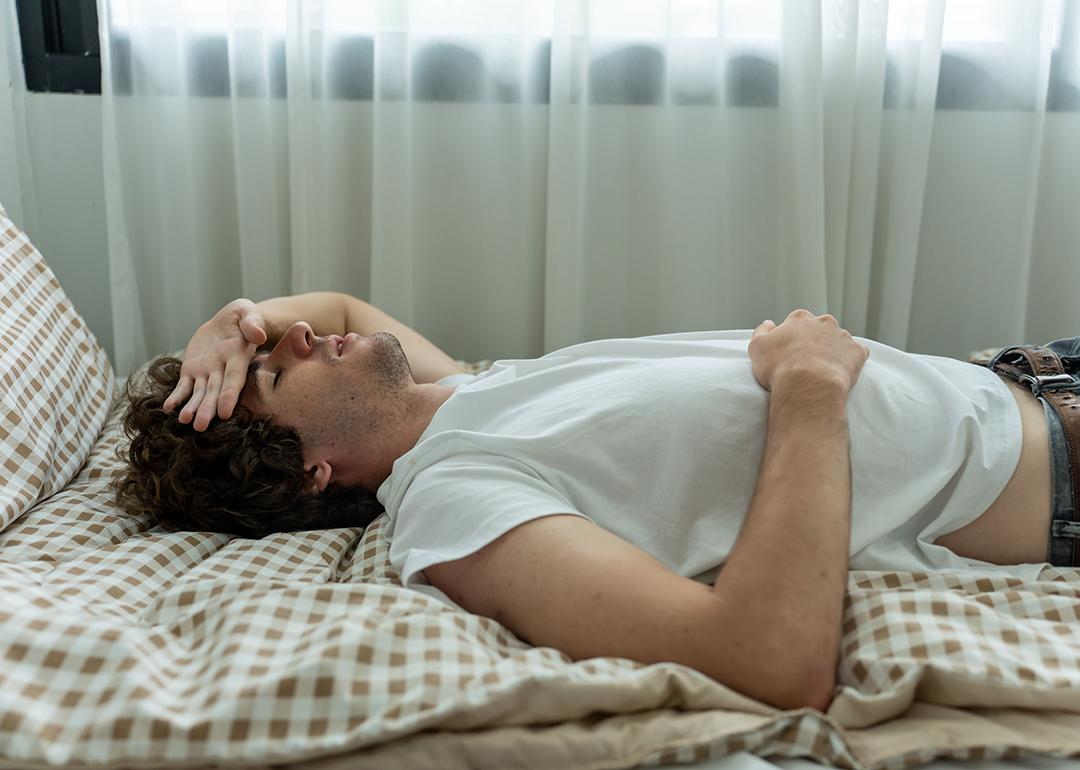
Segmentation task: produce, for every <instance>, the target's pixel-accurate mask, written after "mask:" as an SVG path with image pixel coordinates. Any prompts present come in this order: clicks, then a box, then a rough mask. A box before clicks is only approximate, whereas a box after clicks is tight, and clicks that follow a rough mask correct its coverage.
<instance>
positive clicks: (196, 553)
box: [0, 407, 1080, 770]
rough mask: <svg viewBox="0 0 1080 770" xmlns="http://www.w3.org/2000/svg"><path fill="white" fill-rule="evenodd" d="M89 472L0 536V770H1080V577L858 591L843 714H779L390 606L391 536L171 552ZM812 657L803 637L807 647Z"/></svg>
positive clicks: (93, 459) (473, 624) (294, 539)
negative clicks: (951, 768)
mask: <svg viewBox="0 0 1080 770" xmlns="http://www.w3.org/2000/svg"><path fill="white" fill-rule="evenodd" d="M118 417H119V412H118V409H117V408H115V407H114V409H113V412H112V415H111V417H110V419H109V421H108V422H107V423H106V425H105V428H104V431H103V433H102V435H101V437H100V438H99V440H98V441H97V443H96V444H95V446H94V449H93V451H92V452H91V455H90V458H89V460H88V462H87V465H86V466H85V467H84V468H83V469H82V470H81V471H80V472H79V474H78V475H77V476H76V477H75V479H74V480H73V481H72V483H71V484H70V485H69V486H68V487H67V488H66V489H65V490H63V491H62V492H60V493H58V494H56V495H54V496H53V497H51V498H49V499H47V500H45V501H43V502H41V503H39V504H37V505H36V506H35V507H34V508H33V509H32V510H31V511H30V512H29V513H27V514H26V515H25V516H24V517H23V518H21V519H20V520H19V521H17V522H16V523H15V524H14V525H12V526H11V527H9V528H8V529H7V531H5V532H3V533H2V534H0V591H2V594H3V597H4V599H3V601H2V602H0V629H2V631H3V632H2V634H0V659H2V665H0V767H18V768H30V767H44V766H57V765H63V766H111V767H120V766H123V767H163V766H169V767H207V766H210V765H214V766H228V767H263V766H267V765H269V763H271V762H273V763H276V764H280V763H290V764H289V766H292V767H303V768H320V769H328V768H345V767H348V768H397V767H401V768H406V767H408V768H440V770H445V769H447V768H474V767H491V768H514V767H528V768H567V767H573V768H624V767H625V768H629V767H648V766H656V765H662V764H673V763H678V762H690V761H696V760H701V759H704V758H706V757H716V756H722V755H725V754H729V753H732V752H736V751H751V752H755V753H757V754H760V755H763V756H769V755H773V756H789V757H791V756H807V757H812V758H814V759H817V760H819V761H821V762H825V763H829V764H832V765H835V766H838V767H851V768H856V767H866V768H875V767H889V768H892V767H895V768H900V767H909V766H914V765H917V764H919V763H921V762H925V761H927V760H929V759H932V758H934V757H938V756H951V757H954V758H965V757H971V758H977V759H982V758H991V757H998V756H1003V757H1006V758H1017V757H1019V756H1021V755H1022V754H1023V753H1024V752H1025V751H1038V752H1046V753H1051V754H1057V755H1067V754H1069V753H1080V714H1078V713H1076V712H1080V621H1078V618H1077V611H1078V607H1080V572H1078V571H1075V570H1057V569H1053V568H1047V569H1046V570H1044V572H1043V574H1042V580H1040V581H1039V582H1036V583H1029V584H1021V583H1019V582H1018V581H1016V580H1013V579H1006V578H1001V577H994V578H989V577H982V576H979V575H964V576H957V575H951V576H942V575H922V574H909V573H880V572H852V573H851V576H850V581H849V597H848V602H847V606H846V610H845V615H844V637H843V657H842V662H841V667H840V670H839V677H840V681H841V686H840V687H839V695H838V697H837V698H836V700H835V702H834V703H833V706H832V708H831V709H830V711H829V713H828V714H827V715H822V714H820V713H819V712H816V711H813V710H810V709H803V710H800V711H793V712H776V711H773V710H772V709H770V708H767V707H764V706H763V705H761V704H758V703H755V702H753V701H750V700H748V699H746V698H744V697H742V696H740V695H738V694H737V693H734V692H732V691H729V690H727V689H726V688H724V687H722V686H720V685H718V684H716V683H715V682H712V681H711V680H709V679H707V678H705V677H704V676H703V675H701V674H698V673H697V672H695V671H692V670H691V669H688V668H685V667H682V666H679V665H675V664H660V665H654V666H642V665H639V664H637V663H633V662H630V661H626V660H620V659H612V658H597V659H593V660H589V661H583V662H579V663H573V662H570V661H569V660H568V659H567V658H566V657H565V656H563V655H562V654H560V653H559V652H557V651H556V650H553V649H550V648H531V647H529V646H527V645H526V644H524V643H522V642H521V641H519V640H518V639H516V638H515V637H514V636H513V635H511V634H510V633H509V632H508V631H506V630H505V629H504V628H502V627H501V626H500V625H499V624H497V623H495V622H494V621H492V620H489V619H487V618H482V617H478V616H473V615H470V614H468V613H466V612H463V611H460V610H458V609H456V608H455V607H453V606H448V605H446V604H444V603H441V602H439V601H437V600H436V599H432V598H428V597H427V596H424V595H422V594H419V593H416V592H411V591H406V590H405V589H402V588H401V587H399V585H398V583H397V579H398V576H397V575H396V574H395V573H394V572H393V570H392V569H391V567H390V565H389V562H388V560H387V548H386V543H385V541H384V540H383V538H382V524H383V521H384V519H383V518H380V519H378V520H377V521H376V522H375V523H374V524H372V526H371V527H369V528H368V530H367V531H366V532H359V531H357V530H356V529H336V530H326V531H313V532H304V533H291V534H281V535H277V536H273V537H268V538H265V539H263V540H260V541H251V540H243V539H230V538H228V537H227V536H223V535H216V534H205V533H174V534H166V533H161V532H158V531H155V530H152V529H149V526H148V525H149V523H148V522H146V521H138V520H130V519H126V518H125V517H124V516H123V515H122V514H121V513H120V512H119V511H117V510H116V509H115V508H114V507H113V505H112V503H111V496H110V493H109V491H108V488H107V482H108V477H109V475H110V474H111V473H112V472H113V471H114V470H115V469H116V468H118V460H117V459H116V457H115V452H116V449H117V448H118V446H120V441H121V438H120V436H121V434H120V431H119V425H118ZM792 643H793V644H798V640H797V639H793V640H792Z"/></svg>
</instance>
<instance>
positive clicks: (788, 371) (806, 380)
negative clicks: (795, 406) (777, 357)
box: [770, 366, 851, 403]
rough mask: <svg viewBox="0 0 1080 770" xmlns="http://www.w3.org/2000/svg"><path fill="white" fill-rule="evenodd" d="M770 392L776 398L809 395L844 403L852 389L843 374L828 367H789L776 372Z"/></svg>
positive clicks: (818, 398)
mask: <svg viewBox="0 0 1080 770" xmlns="http://www.w3.org/2000/svg"><path fill="white" fill-rule="evenodd" d="M770 390H771V392H772V395H774V396H776V395H778V394H779V395H783V396H785V397H794V396H798V395H807V396H809V397H811V398H814V399H815V400H825V399H830V398H832V399H839V400H840V401H841V403H844V402H846V401H847V396H848V393H849V392H850V391H851V387H850V385H849V384H848V382H847V380H846V379H845V378H844V376H843V374H841V373H840V372H836V371H833V370H831V369H830V368H828V367H826V366H809V367H807V366H788V367H780V368H778V369H777V370H776V372H775V373H774V374H773V378H772V383H771V388H770Z"/></svg>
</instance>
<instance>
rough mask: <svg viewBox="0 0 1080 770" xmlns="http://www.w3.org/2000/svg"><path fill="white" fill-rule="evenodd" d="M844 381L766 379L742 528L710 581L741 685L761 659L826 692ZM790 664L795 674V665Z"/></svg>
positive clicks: (844, 489) (841, 506)
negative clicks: (734, 626)
mask: <svg viewBox="0 0 1080 770" xmlns="http://www.w3.org/2000/svg"><path fill="white" fill-rule="evenodd" d="M847 396H848V388H847V387H845V386H844V385H843V384H841V383H838V382H836V381H835V380H834V379H831V378H826V377H816V376H815V373H814V372H812V371H801V372H798V373H796V372H791V371H789V372H786V373H785V374H783V375H781V376H778V377H776V378H774V379H773V381H772V384H771V397H770V399H769V417H768V428H767V431H766V438H765V451H764V455H763V457H762V463H761V469H760V472H759V474H758V480H757V487H756V490H755V492H754V497H753V500H752V501H751V503H750V509H749V511H748V513H747V516H746V519H745V521H744V523H743V527H742V531H741V532H740V533H739V537H738V539H737V540H736V542H735V545H734V547H733V548H732V550H731V553H730V554H729V556H728V559H727V561H726V562H725V563H724V567H723V571H722V577H718V578H717V580H716V582H715V584H714V585H713V592H714V593H715V594H716V595H717V596H719V597H720V598H721V599H722V601H723V604H724V605H725V607H726V608H727V610H728V612H727V613H726V614H727V616H728V617H736V618H739V619H740V623H741V625H742V628H743V630H744V634H743V635H742V636H740V638H739V643H740V644H743V645H745V646H746V649H745V654H744V655H740V656H738V657H741V658H742V659H743V660H758V661H761V663H760V666H759V667H747V668H746V669H745V679H746V681H745V682H741V681H732V682H731V684H732V685H733V686H735V687H736V689H740V685H743V684H746V685H750V684H751V683H752V682H753V681H755V679H756V678H759V677H761V676H762V674H763V668H765V667H769V666H770V665H771V666H775V667H777V668H781V669H784V668H789V667H793V668H789V670H790V672H791V673H790V675H791V676H802V677H804V679H805V684H806V685H807V687H808V689H809V691H810V692H812V693H818V696H817V697H818V698H819V702H818V703H816V704H815V707H816V708H819V709H820V710H822V711H825V710H826V709H827V708H828V704H829V702H830V701H831V699H832V690H833V686H834V684H835V672H836V665H837V662H838V658H839V654H840V650H839V647H840V634H841V615H842V613H843V609H844V594H845V590H846V587H847V572H848V549H849V542H850V536H851V463H850V456H849V440H848V430H847V418H846V413H845V409H846V403H847ZM800 667H802V668H801V671H802V673H799V672H800Z"/></svg>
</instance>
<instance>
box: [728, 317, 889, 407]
mask: <svg viewBox="0 0 1080 770" xmlns="http://www.w3.org/2000/svg"><path fill="white" fill-rule="evenodd" d="M747 352H748V353H749V354H750V364H751V367H752V370H753V372H754V379H756V380H757V381H758V382H759V383H760V384H761V386H762V387H763V388H765V390H771V389H772V384H773V382H774V381H775V380H776V378H777V375H778V374H783V375H789V374H796V375H801V376H813V377H824V378H826V379H827V380H830V381H832V382H836V383H837V384H839V385H841V386H842V387H844V388H845V392H847V391H850V390H851V389H852V388H853V387H854V386H855V382H856V380H858V379H859V373H860V372H861V371H862V368H863V364H865V363H866V359H868V358H869V357H870V349H869V348H867V347H866V346H865V345H861V344H859V343H858V342H856V341H855V340H854V339H852V337H851V334H849V333H848V331H847V330H846V329H841V328H840V325H839V324H838V323H837V322H836V319H835V318H833V317H832V316H831V315H829V314H827V313H826V314H825V315H821V316H815V315H814V314H813V313H811V312H810V311H809V310H802V309H799V310H793V311H792V312H791V313H790V314H789V315H788V317H787V318H786V319H784V322H783V323H781V324H780V325H779V326H777V325H776V324H774V323H773V322H772V321H763V322H762V323H761V325H760V326H758V327H757V328H756V329H754V333H753V334H752V335H751V337H750V345H749V347H748V348H747Z"/></svg>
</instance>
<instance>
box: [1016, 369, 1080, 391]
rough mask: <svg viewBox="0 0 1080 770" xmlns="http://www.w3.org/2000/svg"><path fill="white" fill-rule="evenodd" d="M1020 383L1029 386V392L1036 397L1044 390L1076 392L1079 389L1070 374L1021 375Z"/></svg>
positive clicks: (1079, 384)
mask: <svg viewBox="0 0 1080 770" xmlns="http://www.w3.org/2000/svg"><path fill="white" fill-rule="evenodd" d="M1020 382H1023V383H1027V384H1028V385H1029V386H1031V392H1032V393H1033V394H1035V395H1036V396H1037V395H1039V394H1040V393H1042V392H1043V391H1044V390H1076V389H1077V387H1080V383H1078V382H1077V381H1076V380H1075V379H1073V377H1072V375H1070V374H1037V375H1034V376H1032V375H1030V374H1021V375H1020Z"/></svg>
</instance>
